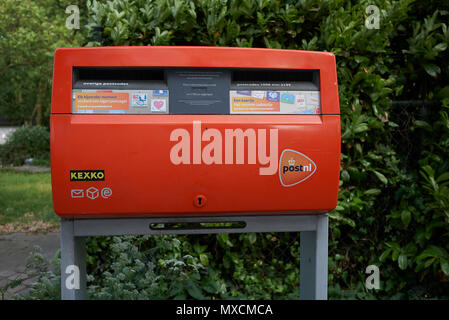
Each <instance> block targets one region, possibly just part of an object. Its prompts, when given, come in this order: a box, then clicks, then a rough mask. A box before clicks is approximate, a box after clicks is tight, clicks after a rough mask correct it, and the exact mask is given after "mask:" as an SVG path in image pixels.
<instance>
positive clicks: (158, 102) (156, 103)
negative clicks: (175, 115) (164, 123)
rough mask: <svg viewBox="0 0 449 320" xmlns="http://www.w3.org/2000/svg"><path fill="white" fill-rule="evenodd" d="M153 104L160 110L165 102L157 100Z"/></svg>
mask: <svg viewBox="0 0 449 320" xmlns="http://www.w3.org/2000/svg"><path fill="white" fill-rule="evenodd" d="M153 105H154V107H155V108H156V109H158V110H160V109H161V108H162V107H163V106H164V102H163V101H161V100H156V101H154V103H153Z"/></svg>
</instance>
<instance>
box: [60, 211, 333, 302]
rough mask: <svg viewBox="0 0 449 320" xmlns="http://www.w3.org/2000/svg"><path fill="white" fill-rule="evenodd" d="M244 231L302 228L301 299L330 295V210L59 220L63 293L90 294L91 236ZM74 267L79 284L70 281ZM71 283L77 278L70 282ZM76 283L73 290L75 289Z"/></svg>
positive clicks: (77, 296) (72, 297) (79, 296)
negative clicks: (212, 225)
mask: <svg viewBox="0 0 449 320" xmlns="http://www.w3.org/2000/svg"><path fill="white" fill-rule="evenodd" d="M213 222H218V223H223V222H243V223H244V226H243V227H242V228H198V229H154V228H153V229H152V228H150V225H153V224H166V223H213ZM246 232H301V237H300V247H301V252H300V299H301V300H312V299H313V300H326V299H327V278H328V266H327V263H328V261H327V259H328V253H327V250H328V215H327V214H322V215H276V216H236V217H207V218H206V217H189V218H123V219H74V220H67V219H61V297H62V299H63V300H82V299H86V248H85V238H86V237H88V236H111V235H165V234H210V233H246ZM73 266H76V267H77V268H78V270H79V289H76V288H73V285H69V286H67V281H68V282H69V284H70V281H72V280H73V278H74V274H73V273H72V272H66V271H67V270H73ZM72 284H73V283H72ZM72 288H73V289H72Z"/></svg>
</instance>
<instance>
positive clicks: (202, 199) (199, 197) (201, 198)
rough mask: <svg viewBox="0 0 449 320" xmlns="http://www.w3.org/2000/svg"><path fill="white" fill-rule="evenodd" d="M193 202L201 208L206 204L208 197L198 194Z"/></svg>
mask: <svg viewBox="0 0 449 320" xmlns="http://www.w3.org/2000/svg"><path fill="white" fill-rule="evenodd" d="M193 204H194V206H195V207H198V208H201V207H204V206H205V204H206V197H205V196H203V195H201V194H200V195H197V196H196V197H195V198H194V199H193Z"/></svg>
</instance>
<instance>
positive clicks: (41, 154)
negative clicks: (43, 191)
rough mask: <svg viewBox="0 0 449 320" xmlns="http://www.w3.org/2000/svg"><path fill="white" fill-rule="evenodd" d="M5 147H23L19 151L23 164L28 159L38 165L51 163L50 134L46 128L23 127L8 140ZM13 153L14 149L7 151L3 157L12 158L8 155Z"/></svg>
mask: <svg viewBox="0 0 449 320" xmlns="http://www.w3.org/2000/svg"><path fill="white" fill-rule="evenodd" d="M5 146H10V147H13V146H16V147H23V149H18V158H20V160H21V162H22V163H21V164H23V161H24V160H25V159H27V158H33V159H34V162H35V164H38V165H49V163H50V132H49V131H48V129H47V128H46V127H42V126H22V127H20V128H19V129H17V130H16V131H14V132H13V133H12V134H11V135H10V136H9V137H8V138H7V140H6V143H5ZM12 151H13V150H12V149H5V151H4V152H5V154H4V155H3V157H5V158H7V159H8V158H12V157H11V156H12V155H10V154H8V152H9V153H10V152H12Z"/></svg>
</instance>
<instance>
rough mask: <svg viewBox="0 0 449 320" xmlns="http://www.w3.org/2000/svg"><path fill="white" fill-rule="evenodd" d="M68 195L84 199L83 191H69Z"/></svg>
mask: <svg viewBox="0 0 449 320" xmlns="http://www.w3.org/2000/svg"><path fill="white" fill-rule="evenodd" d="M70 194H71V195H72V198H84V190H83V189H72V190H70Z"/></svg>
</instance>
